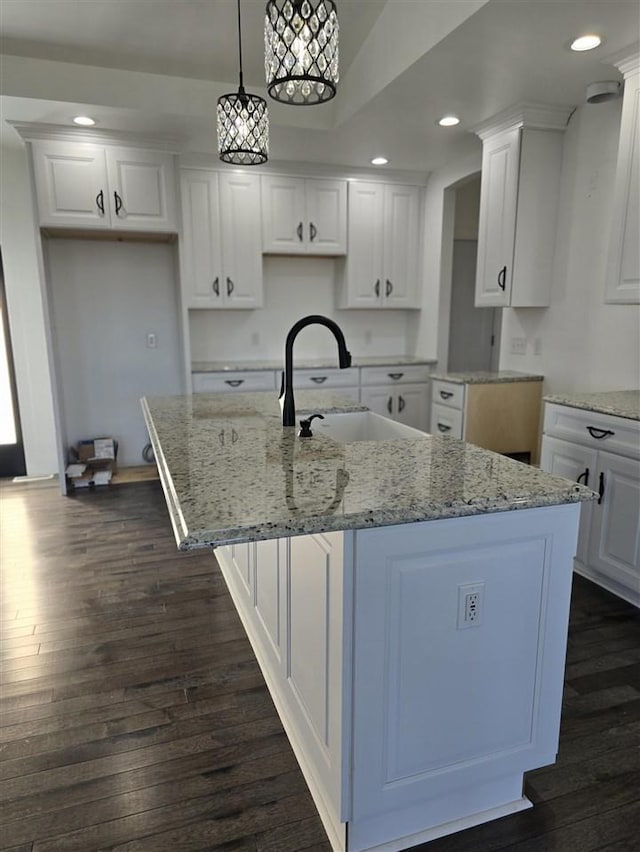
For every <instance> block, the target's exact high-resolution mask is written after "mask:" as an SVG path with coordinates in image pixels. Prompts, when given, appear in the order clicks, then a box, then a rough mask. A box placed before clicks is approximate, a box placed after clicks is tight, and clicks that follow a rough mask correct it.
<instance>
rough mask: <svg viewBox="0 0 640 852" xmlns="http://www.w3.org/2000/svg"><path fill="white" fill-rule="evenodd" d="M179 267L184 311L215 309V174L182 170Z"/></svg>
mask: <svg viewBox="0 0 640 852" xmlns="http://www.w3.org/2000/svg"><path fill="white" fill-rule="evenodd" d="M180 184H181V198H182V234H181V237H180V267H181V270H182V274H181V281H182V288H183V298H184V302H185V305H186V307H187V308H219V307H222V304H223V300H224V297H223V290H222V289H221V281H222V266H221V263H222V260H221V245H220V240H221V237H220V211H219V200H218V175H217V173H216V172H209V171H204V170H200V169H183V170H182V176H181V181H180Z"/></svg>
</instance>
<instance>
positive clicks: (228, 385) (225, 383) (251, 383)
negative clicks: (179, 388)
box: [191, 370, 276, 393]
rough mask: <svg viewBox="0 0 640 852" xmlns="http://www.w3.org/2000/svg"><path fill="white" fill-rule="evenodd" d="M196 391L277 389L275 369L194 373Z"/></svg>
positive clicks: (220, 391)
mask: <svg viewBox="0 0 640 852" xmlns="http://www.w3.org/2000/svg"><path fill="white" fill-rule="evenodd" d="M191 381H192V383H193V392H194V393H229V392H231V391H240V392H243V393H253V392H254V391H263V390H266V391H268V390H272V391H275V390H276V374H275V372H274V371H273V370H236V371H230V370H229V371H225V372H216V373H200V372H196V373H192V374H191Z"/></svg>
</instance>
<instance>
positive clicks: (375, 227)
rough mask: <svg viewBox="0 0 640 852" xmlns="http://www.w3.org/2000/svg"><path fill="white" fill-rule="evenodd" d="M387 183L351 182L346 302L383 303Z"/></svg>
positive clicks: (358, 304) (353, 305) (352, 304)
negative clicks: (384, 226) (385, 192)
mask: <svg viewBox="0 0 640 852" xmlns="http://www.w3.org/2000/svg"><path fill="white" fill-rule="evenodd" d="M383 207H384V186H383V185H382V184H378V183H361V182H357V183H356V182H352V183H350V184H349V253H348V254H347V262H346V279H347V280H346V294H347V295H346V299H345V301H346V306H347V307H350V308H377V307H380V306H381V304H382V293H383V292H384V281H383V273H382V252H383V244H382V238H383Z"/></svg>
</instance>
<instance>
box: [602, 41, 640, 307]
mask: <svg viewBox="0 0 640 852" xmlns="http://www.w3.org/2000/svg"><path fill="white" fill-rule="evenodd" d="M614 64H615V65H616V66H617V67H618V68H619V70H620V71H621V72H622V73H623V75H624V100H623V102H622V121H621V123H620V144H619V148H618V162H617V167H616V179H615V186H614V197H613V216H612V222H611V225H612V227H611V242H610V247H609V264H608V268H607V286H606V296H605V301H606V302H618V303H627V304H638V303H640V257H639V251H638V243H639V240H638V234H639V233H640V216H639V212H638V211H639V210H640V54H639V53H638V50H637V46H636V48H635V51H634V52H633V53H632V54H631V55H627V56H625V57H624V58H621V59H620V61H618V62H616V63H614Z"/></svg>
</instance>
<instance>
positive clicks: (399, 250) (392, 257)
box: [382, 185, 420, 308]
mask: <svg viewBox="0 0 640 852" xmlns="http://www.w3.org/2000/svg"><path fill="white" fill-rule="evenodd" d="M384 194H385V200H384V276H383V279H384V280H383V282H382V293H383V299H384V301H383V305H384V307H385V308H416V307H419V301H418V239H419V236H418V235H419V222H420V190H419V188H418V187H415V186H392V185H388V186H385V188H384Z"/></svg>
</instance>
